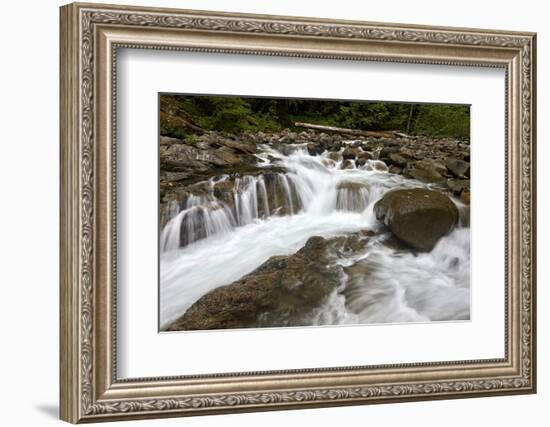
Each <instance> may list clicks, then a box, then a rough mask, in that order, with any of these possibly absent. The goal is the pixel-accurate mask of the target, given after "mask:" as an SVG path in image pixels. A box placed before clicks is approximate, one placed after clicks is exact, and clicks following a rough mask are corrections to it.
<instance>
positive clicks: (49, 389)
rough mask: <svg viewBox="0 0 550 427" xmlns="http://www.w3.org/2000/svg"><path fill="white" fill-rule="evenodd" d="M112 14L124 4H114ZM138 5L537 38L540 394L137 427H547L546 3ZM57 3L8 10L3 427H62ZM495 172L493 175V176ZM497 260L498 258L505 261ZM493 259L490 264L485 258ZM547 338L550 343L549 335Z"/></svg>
mask: <svg viewBox="0 0 550 427" xmlns="http://www.w3.org/2000/svg"><path fill="white" fill-rule="evenodd" d="M111 1H112V2H113V3H121V4H124V3H125V2H119V1H116V0H111ZM132 3H133V4H141V5H148V6H153V5H155V6H167V7H180V8H194V9H207V10H225V11H235V12H252V13H269V14H281V15H297V16H299V15H302V16H317V17H325V18H342V19H360V20H370V21H388V22H403V23H416V24H433V25H449V26H463V27H480V28H495V29H509V30H528V31H536V32H538V52H539V58H538V75H539V80H538V98H539V102H538V117H539V124H538V140H539V145H538V154H539V162H538V164H539V174H538V187H539V201H538V215H539V224H538V242H539V243H538V251H539V271H538V283H539V284H538V286H539V287H538V289H539V292H538V300H539V322H538V331H539V340H538V351H539V393H538V394H537V395H529V396H510V397H492V398H481V399H465V400H447V401H439V402H421V403H401V404H393V405H375V406H363V407H346V408H328V409H315V410H301V411H283V412H267V413H253V414H239V415H225V416H215V417H213V416H209V417H199V418H187V419H170V420H162V421H138V422H129V423H125V424H124V425H125V426H132V425H142V426H147V425H161V426H162V425H165V426H169V425H182V424H185V425H187V426H204V427H206V426H215V425H216V426H217V425H238V426H241V427H245V426H256V425H264V426H276V425H277V426H278V425H281V424H287V425H300V424H303V425H314V426H325V425H326V426H329V425H338V424H340V425H344V424H347V423H350V424H352V423H360V424H371V425H389V426H392V425H399V423H407V424H408V425H411V426H420V425H422V426H440V425H442V424H445V425H446V426H461V427H463V426H482V425H484V424H485V423H490V424H494V425H499V426H512V425H519V424H522V425H525V426H527V425H529V426H540V425H547V424H546V423H547V422H548V421H547V420H544V418H547V416H548V406H549V405H550V391H549V390H548V389H549V387H550V377H549V376H548V369H547V364H548V363H549V362H548V361H549V360H550V359H549V354H550V337H548V336H547V335H546V334H547V326H548V324H549V322H550V316H549V314H548V313H549V311H550V310H549V308H550V298H549V297H550V292H549V291H548V289H547V287H546V285H547V283H548V276H549V274H550V268H549V267H548V265H547V262H546V258H548V254H549V253H550V243H549V242H550V240H545V239H544V236H548V235H549V231H550V230H549V229H550V223H549V222H548V219H545V218H549V217H550V216H549V215H550V195H549V194H548V192H547V191H546V188H547V186H548V181H549V180H550V170H549V168H548V167H546V164H547V162H548V161H549V160H550V152H549V148H548V146H547V145H546V144H545V143H544V141H545V140H547V139H548V137H549V128H550V127H549V126H548V124H547V123H548V121H544V117H548V116H549V115H550V100H549V99H548V95H549V93H548V80H546V79H545V76H548V75H550V56H549V55H548V52H549V51H550V41H549V38H550V29H549V27H548V24H547V19H546V18H547V16H549V15H548V12H547V11H546V10H545V2H542V1H536V0H523V1H521V2H519V1H508V0H500V1H486V2H481V1H479V0H476V1H471V0H461V1H460V2H443V1H420V0H414V1H406V0H402V1H390V0H387V1H376V2H374V1H371V2H366V1H363V2H360V1H357V0H338V1H326V0H316V1H306V0H276V1H275V0H271V1H258V0H253V1H245V0H230V1H227V0H225V1H224V0H181V1H176V0H171V1H170V0H162V1H157V2H153V1H152V0H149V1H147V0H146V1H141V0H133V1H132ZM61 4H62V3H61V2H59V1H57V0H41V1H38V0H35V1H29V0H28V1H19V2H9V3H8V2H5V4H3V5H2V6H3V7H2V18H3V19H2V23H1V24H0V31H1V39H0V40H1V49H2V51H1V57H2V65H1V66H0V73H1V78H0V106H1V111H0V117H1V120H0V135H1V137H0V178H1V179H0V183H1V186H0V189H1V199H0V200H1V203H2V205H1V206H2V207H1V208H0V259H1V260H2V262H1V264H0V304H1V307H0V319H1V321H0V325H1V328H2V329H1V331H2V332H1V333H2V335H1V343H2V344H1V350H0V395H1V397H0V401H1V402H2V405H1V408H2V412H1V413H0V420H1V423H2V425H8V426H16V425H25V426H47V425H59V424H60V421H58V420H57V402H58V368H57V363H58V332H57V331H58V197H59V194H58V176H59V161H58V61H59V59H58V6H60V5H61ZM487 168H488V170H490V165H488V166H487ZM497 255H498V254H497ZM488 256H490V254H488ZM545 335H546V336H545ZM545 416H546V417H545Z"/></svg>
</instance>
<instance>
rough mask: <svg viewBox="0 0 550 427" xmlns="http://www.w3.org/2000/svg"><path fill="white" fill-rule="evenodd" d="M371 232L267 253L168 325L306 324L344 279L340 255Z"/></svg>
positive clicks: (175, 328)
mask: <svg viewBox="0 0 550 427" xmlns="http://www.w3.org/2000/svg"><path fill="white" fill-rule="evenodd" d="M369 236H370V233H361V232H360V233H354V234H350V235H346V236H339V237H334V238H331V239H325V238H323V237H319V236H314V237H311V238H310V239H309V240H308V241H307V242H306V244H305V246H304V247H303V248H302V249H300V250H299V251H298V252H296V253H295V254H293V255H289V256H274V257H271V258H269V259H268V260H267V261H266V262H264V263H263V264H262V265H261V266H260V267H258V268H257V269H256V270H254V271H253V272H252V273H250V274H248V275H246V276H244V277H242V278H241V279H239V280H237V281H236V282H233V283H232V284H230V285H227V286H222V287H220V288H217V289H214V290H213V291H211V292H209V293H207V294H206V295H204V296H202V297H201V298H199V300H198V301H196V302H195V303H194V304H193V305H192V306H191V307H190V308H189V309H188V310H187V312H186V313H185V314H184V315H183V316H182V317H180V318H179V319H177V320H175V321H174V322H173V323H172V324H171V325H170V326H168V328H167V330H169V331H178V330H204V329H226V328H251V327H269V326H279V327H280V326H304V325H308V324H311V323H310V321H309V317H310V316H311V315H312V312H313V311H314V310H315V309H317V308H319V307H320V306H321V305H322V304H323V303H324V302H325V300H326V299H327V298H328V297H329V295H330V294H331V293H332V292H333V291H335V290H336V288H337V287H338V286H339V285H340V283H341V275H342V267H341V266H339V265H337V264H336V263H334V262H331V259H332V257H334V256H338V254H349V253H355V252H357V251H360V250H362V249H363V248H364V247H365V245H366V243H367V241H368V239H369Z"/></svg>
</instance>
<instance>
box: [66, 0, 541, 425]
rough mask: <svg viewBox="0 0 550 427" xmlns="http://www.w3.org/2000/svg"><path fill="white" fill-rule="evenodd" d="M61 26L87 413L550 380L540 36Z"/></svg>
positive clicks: (72, 248) (119, 12)
mask: <svg viewBox="0 0 550 427" xmlns="http://www.w3.org/2000/svg"><path fill="white" fill-rule="evenodd" d="M60 22H61V49H60V51H61V85H60V88H61V94H60V96H61V98H60V99H61V112H60V134H61V166H62V169H61V207H60V210H61V237H60V242H61V249H60V250H61V283H60V297H61V303H60V306H61V313H60V317H61V318H60V324H61V334H60V337H61V348H60V372H61V378H60V383H61V411H60V412H61V418H62V419H63V420H66V421H69V422H72V423H78V422H92V421H110V420H123V419H130V418H154V417H169V416H186V415H201V414H216V413H228V412H243V411H260V410H261V411H263V410H280V409H287V408H288V409H291V408H293V409H294V408H308V407H321V406H332V405H356V404H370V403H373V404H374V403H391V402H400V401H411V400H431V399H444V398H463V397H480V396H488V395H497V394H521V393H534V392H535V391H536V335H535V332H536V331H535V327H536V318H535V315H536V300H535V296H536V287H535V278H536V258H535V247H536V244H535V236H536V221H535V214H536V204H535V203H536V182H535V177H536V173H535V148H536V147H535V136H536V135H535V121H536V120H535V105H536V103H535V93H536V91H535V82H536V76H535V71H536V62H535V59H536V46H535V34H533V33H520V32H508V31H494V30H480V29H463V28H439V27H424V26H412V25H403V24H382V23H369V22H354V21H331V20H323V19H315V18H297V17H282V16H263V15H244V14H231V13H217V12H201V11H189V10H174V9H158V8H142V7H129V6H110V5H94V4H79V3H75V4H70V5H67V6H63V7H62V8H61V20H60Z"/></svg>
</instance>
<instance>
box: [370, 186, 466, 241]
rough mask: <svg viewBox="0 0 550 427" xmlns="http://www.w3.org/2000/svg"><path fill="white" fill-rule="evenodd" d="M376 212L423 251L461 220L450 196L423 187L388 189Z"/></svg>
mask: <svg viewBox="0 0 550 427" xmlns="http://www.w3.org/2000/svg"><path fill="white" fill-rule="evenodd" d="M374 212H375V214H376V218H377V219H378V220H380V221H382V222H383V223H384V224H385V225H386V226H387V227H388V228H389V229H390V230H391V231H392V232H393V234H395V236H397V237H398V238H399V239H401V240H402V241H404V242H405V243H407V244H409V245H410V246H412V247H414V248H416V249H420V250H423V251H431V250H432V249H433V248H434V246H435V245H436V243H437V242H438V240H439V239H440V238H441V237H443V236H444V235H446V234H447V233H449V232H450V231H451V230H452V229H453V227H454V226H455V225H456V224H457V222H458V209H457V207H456V205H455V204H454V203H453V202H452V201H451V199H449V197H447V196H445V195H444V194H442V193H440V192H438V191H433V190H426V189H423V188H412V189H400V190H392V191H389V192H387V193H386V194H384V196H383V197H382V199H380V200H379V201H378V202H376V204H375V206H374Z"/></svg>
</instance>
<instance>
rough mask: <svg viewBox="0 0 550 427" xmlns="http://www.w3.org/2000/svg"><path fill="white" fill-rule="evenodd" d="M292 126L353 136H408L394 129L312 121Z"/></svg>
mask: <svg viewBox="0 0 550 427" xmlns="http://www.w3.org/2000/svg"><path fill="white" fill-rule="evenodd" d="M294 126H296V127H301V128H306V129H314V130H320V131H324V132H335V133H343V134H346V135H354V136H371V137H375V138H396V137H400V138H403V137H407V136H408V135H406V134H404V133H400V132H397V131H394V130H384V131H371V130H361V129H346V128H339V127H335V126H324V125H316V124H313V123H301V122H297V123H294Z"/></svg>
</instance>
